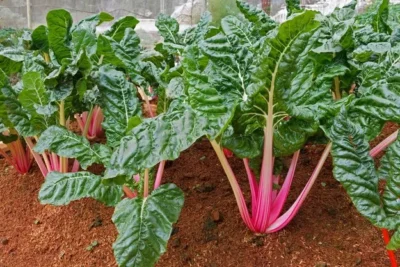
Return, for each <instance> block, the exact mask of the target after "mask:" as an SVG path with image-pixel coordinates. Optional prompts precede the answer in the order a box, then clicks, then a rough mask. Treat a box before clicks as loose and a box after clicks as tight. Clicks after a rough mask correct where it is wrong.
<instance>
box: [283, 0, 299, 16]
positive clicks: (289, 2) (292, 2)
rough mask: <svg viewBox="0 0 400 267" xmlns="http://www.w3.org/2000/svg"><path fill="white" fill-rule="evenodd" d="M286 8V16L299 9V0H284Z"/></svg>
mask: <svg viewBox="0 0 400 267" xmlns="http://www.w3.org/2000/svg"><path fill="white" fill-rule="evenodd" d="M285 2H286V9H287V12H288V16H290V15H292V14H293V13H295V12H296V11H299V10H301V8H300V0H286V1H285Z"/></svg>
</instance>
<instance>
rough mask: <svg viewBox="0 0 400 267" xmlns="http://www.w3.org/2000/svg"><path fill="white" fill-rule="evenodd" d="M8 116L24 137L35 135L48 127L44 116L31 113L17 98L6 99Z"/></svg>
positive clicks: (5, 104)
mask: <svg viewBox="0 0 400 267" xmlns="http://www.w3.org/2000/svg"><path fill="white" fill-rule="evenodd" d="M4 106H5V107H6V109H7V114H8V118H9V120H10V121H11V123H12V125H13V127H14V128H15V129H16V130H17V132H18V133H19V135H21V136H24V137H29V136H35V135H38V134H39V133H40V132H42V131H43V130H45V129H46V128H47V126H48V125H47V123H46V121H45V120H43V117H42V116H38V115H37V114H35V113H34V114H30V113H29V112H28V111H27V110H25V109H24V108H23V107H22V106H21V104H20V103H19V101H18V100H17V99H16V98H10V97H9V98H6V99H4Z"/></svg>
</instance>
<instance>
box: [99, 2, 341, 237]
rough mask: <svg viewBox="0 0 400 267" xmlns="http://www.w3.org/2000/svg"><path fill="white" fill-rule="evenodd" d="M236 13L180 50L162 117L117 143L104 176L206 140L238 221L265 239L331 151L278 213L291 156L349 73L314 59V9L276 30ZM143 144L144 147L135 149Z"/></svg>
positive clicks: (315, 129)
mask: <svg viewBox="0 0 400 267" xmlns="http://www.w3.org/2000/svg"><path fill="white" fill-rule="evenodd" d="M238 7H239V9H240V10H241V12H242V14H243V17H241V18H238V17H233V16H228V17H226V18H224V19H222V21H221V27H220V28H219V29H215V28H210V29H209V30H208V31H205V35H204V38H203V40H200V41H199V42H197V43H194V44H189V45H187V46H186V48H185V49H184V51H183V52H182V55H181V57H182V68H183V79H184V86H185V88H184V92H185V94H184V95H182V96H181V97H179V98H178V99H175V100H174V101H173V102H172V103H171V105H170V109H169V110H168V112H167V113H165V114H163V115H161V116H158V117H157V118H155V119H153V120H149V121H146V122H144V123H142V124H141V125H139V126H137V127H136V128H134V129H133V130H132V132H131V133H129V135H128V136H127V137H124V138H123V139H122V140H121V144H120V146H119V148H118V149H117V150H115V152H114V153H113V156H112V158H111V161H110V166H109V168H108V169H107V172H106V177H107V178H110V179H111V178H114V179H116V178H117V177H120V176H125V175H126V176H130V175H132V174H134V173H137V172H138V170H140V169H141V168H143V167H149V166H154V165H155V164H157V163H158V162H160V161H162V160H168V159H175V158H177V157H178V156H179V153H180V151H182V150H185V149H187V148H188V147H189V146H190V145H191V144H192V143H193V142H194V141H196V140H197V139H198V138H200V137H202V136H207V137H208V138H209V139H210V142H211V145H212V147H213V148H214V150H215V152H216V154H217V156H218V158H219V160H220V162H221V165H222V166H223V168H224V170H225V172H226V174H227V177H228V180H229V182H230V183H231V186H232V189H233V191H234V195H235V198H236V201H237V203H238V206H239V211H240V214H241V216H242V218H243V220H244V222H245V224H246V225H247V226H248V227H249V228H250V229H251V230H252V231H255V232H260V233H270V232H274V231H278V230H280V229H282V228H283V227H285V226H286V225H287V224H288V223H289V222H290V220H291V219H292V218H293V217H294V215H295V214H296V212H297V211H298V209H299V207H300V206H301V204H302V203H303V201H304V199H305V197H306V196H307V194H308V192H309V191H310V188H311V186H312V184H313V183H314V181H315V179H316V177H317V175H318V173H319V171H320V170H321V168H322V165H323V163H324V161H325V160H326V158H327V156H328V155H329V151H330V147H331V144H328V145H327V146H326V148H325V150H324V152H323V154H322V156H321V160H320V161H319V162H318V164H317V166H316V169H315V171H314V173H313V174H312V176H311V177H310V180H309V182H308V183H307V185H306V186H305V188H304V190H303V191H302V193H301V194H300V196H299V197H298V199H297V200H296V201H295V203H294V204H293V205H292V206H291V207H290V208H289V209H288V211H286V212H285V213H284V214H281V211H282V208H283V205H284V203H285V200H286V197H287V195H288V192H289V190H290V184H291V182H292V179H293V176H294V172H295V168H296V164H297V160H298V157H299V150H300V149H301V148H302V147H303V146H304V144H305V143H306V142H307V141H308V140H309V138H310V137H312V136H315V135H317V134H322V131H321V130H320V121H323V120H324V116H325V115H326V116H328V115H329V114H328V113H329V108H328V107H330V106H339V105H340V103H339V104H337V105H336V104H335V99H333V97H332V93H331V92H332V91H334V90H333V89H335V86H334V85H335V83H334V80H335V78H336V77H339V76H341V75H344V74H345V73H346V72H347V68H346V67H345V66H344V65H343V64H339V63H338V64H337V65H336V64H331V65H328V66H325V64H322V63H325V62H324V61H323V60H322V59H324V57H316V56H315V53H313V51H312V50H313V49H316V48H318V47H319V46H321V44H320V43H319V42H318V40H319V37H320V36H321V34H322V30H321V29H322V26H321V24H322V22H321V19H320V17H321V15H320V14H318V13H317V12H315V11H295V12H294V13H295V14H294V15H293V16H292V17H290V18H289V20H288V21H286V22H284V23H282V24H281V25H277V24H276V23H275V22H274V21H272V20H271V19H270V18H269V17H268V16H267V15H266V14H265V13H264V12H263V11H261V10H257V9H255V8H253V7H251V6H249V5H247V4H245V3H242V2H238ZM318 58H322V59H321V62H320V61H318V60H319V59H318ZM148 129H152V131H149V130H148ZM143 140H147V142H149V143H150V144H151V147H152V149H151V150H150V149H148V147H144V146H142V143H143ZM222 146H224V147H227V148H229V149H231V150H232V151H233V152H234V153H235V155H237V156H238V157H241V158H243V162H244V165H245V168H246V171H247V174H248V179H249V185H250V189H251V198H252V205H251V209H250V211H249V209H248V207H247V206H246V201H245V199H244V196H243V194H242V191H241V189H240V187H239V184H238V182H237V179H236V177H235V174H234V173H233V171H232V169H231V167H230V165H229V163H228V160H227V159H226V157H225V155H224V153H223V149H222ZM149 151H151V152H150V153H149ZM291 154H293V159H292V164H291V167H290V169H289V171H288V173H287V177H286V179H285V180H284V182H281V181H280V175H279V174H278V173H277V172H276V171H275V169H274V162H275V161H277V160H278V158H279V157H283V156H287V155H291ZM257 161H261V165H257V164H256V162H257ZM256 173H260V177H259V179H257V178H256ZM279 187H280V190H279V189H278V188H279Z"/></svg>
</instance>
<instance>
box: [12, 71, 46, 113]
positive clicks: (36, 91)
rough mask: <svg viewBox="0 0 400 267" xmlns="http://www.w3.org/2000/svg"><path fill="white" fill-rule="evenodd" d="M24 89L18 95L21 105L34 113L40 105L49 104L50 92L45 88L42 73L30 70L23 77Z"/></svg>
mask: <svg viewBox="0 0 400 267" xmlns="http://www.w3.org/2000/svg"><path fill="white" fill-rule="evenodd" d="M22 82H23V89H22V91H21V93H20V94H19V96H18V100H19V101H20V102H21V105H22V106H23V107H24V108H26V109H27V110H28V111H29V112H31V113H34V112H36V111H37V109H38V108H40V107H45V106H47V105H48V104H49V103H50V101H49V98H50V97H49V94H48V92H47V91H46V90H45V87H44V83H43V78H42V75H41V74H40V73H39V72H28V73H25V74H24V76H23V77H22Z"/></svg>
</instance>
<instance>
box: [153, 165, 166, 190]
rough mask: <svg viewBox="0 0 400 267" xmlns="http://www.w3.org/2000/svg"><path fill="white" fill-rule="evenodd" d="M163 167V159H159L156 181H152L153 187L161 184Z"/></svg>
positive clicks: (155, 187)
mask: <svg viewBox="0 0 400 267" xmlns="http://www.w3.org/2000/svg"><path fill="white" fill-rule="evenodd" d="M164 168H165V160H163V161H161V162H160V164H159V165H158V170H157V176H156V181H155V182H154V189H157V188H158V187H159V186H160V184H161V179H162V177H163V174H164Z"/></svg>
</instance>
